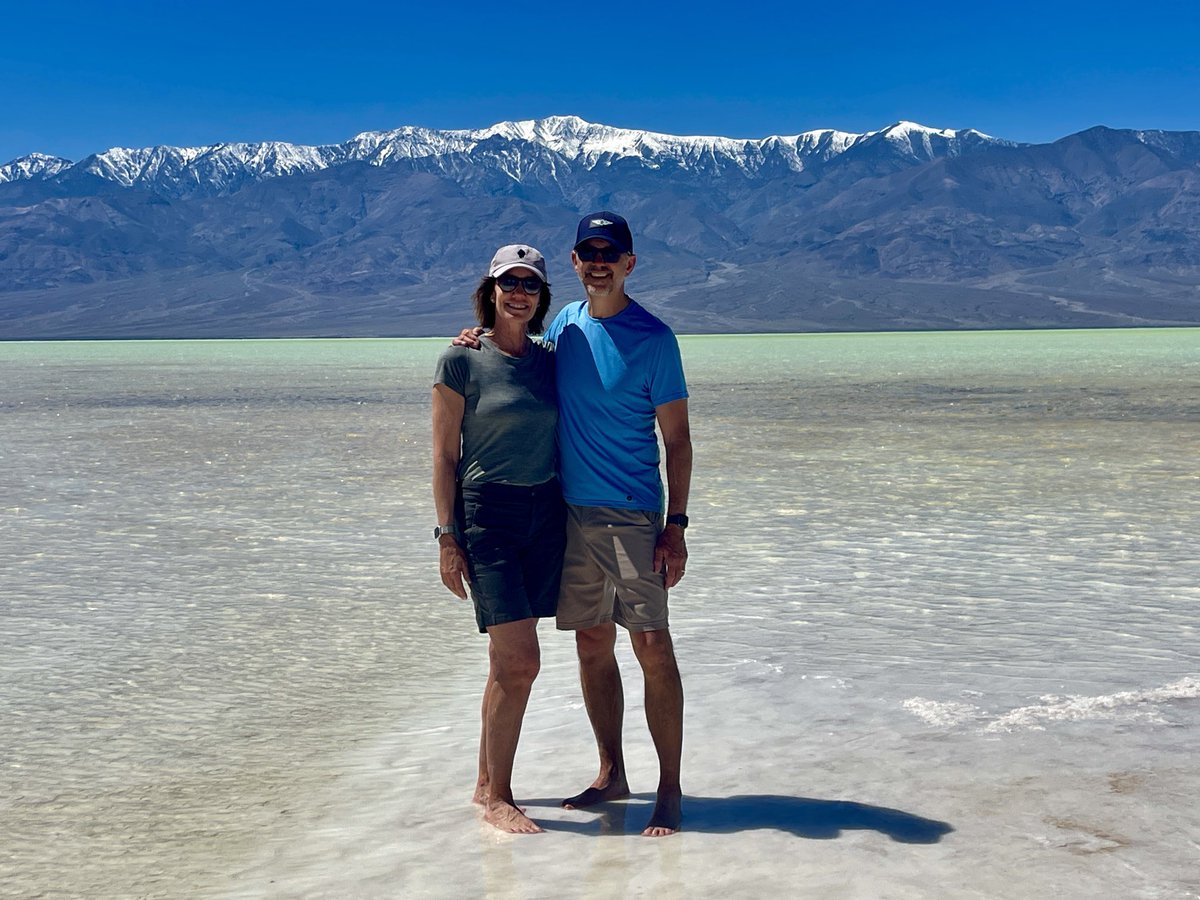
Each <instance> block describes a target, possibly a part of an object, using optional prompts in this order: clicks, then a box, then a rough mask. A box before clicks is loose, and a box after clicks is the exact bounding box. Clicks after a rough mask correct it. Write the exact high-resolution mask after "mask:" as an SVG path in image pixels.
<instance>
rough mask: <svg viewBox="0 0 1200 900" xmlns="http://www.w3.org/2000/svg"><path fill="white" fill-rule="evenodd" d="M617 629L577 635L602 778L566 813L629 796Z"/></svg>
mask: <svg viewBox="0 0 1200 900" xmlns="http://www.w3.org/2000/svg"><path fill="white" fill-rule="evenodd" d="M616 642H617V627H616V626H615V625H614V624H613V623H612V622H606V623H604V624H603V625H597V626H595V627H594V628H585V629H582V630H580V631H577V632H575V648H576V650H577V651H578V653H579V680H580V683H581V684H582V685H583V703H584V705H585V706H586V707H587V714H588V719H589V720H590V721H591V723H592V733H593V734H595V736H596V749H597V750H598V751H599V754H600V774H599V775H597V776H596V780H595V781H593V782H592V784H591V787H589V788H588V789H587V790H585V791H583V793H580V794H576V795H575V796H574V797H568V798H567V799H566V800H564V801H563V802H562V805H563V807H565V808H566V809H584V808H585V807H588V806H595V805H596V804H597V803H604V802H605V801H606V800H619V799H621V798H622V797H628V796H629V782H628V781H627V780H626V778H625V756H624V753H623V752H622V749H621V724H622V720H623V719H624V718H625V693H624V691H623V689H622V687H621V670H620V669H619V668H618V666H617V657H616V653H615V652H614V648H615V647H616Z"/></svg>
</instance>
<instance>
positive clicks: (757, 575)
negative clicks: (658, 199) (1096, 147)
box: [0, 329, 1200, 898]
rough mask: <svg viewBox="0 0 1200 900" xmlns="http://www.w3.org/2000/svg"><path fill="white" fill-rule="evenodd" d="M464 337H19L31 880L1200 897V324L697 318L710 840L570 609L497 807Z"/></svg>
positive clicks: (4, 410)
mask: <svg viewBox="0 0 1200 900" xmlns="http://www.w3.org/2000/svg"><path fill="white" fill-rule="evenodd" d="M442 345H443V342H442V341H440V340H435V341H417V340H398V341H278V342H194V343H193V342H185V343H172V342H162V343H156V342H136V343H82V344H79V343H77V344H0V375H2V377H3V383H4V385H5V391H4V393H3V396H2V397H0V449H2V451H3V452H2V453H0V645H2V646H3V647H4V652H3V655H2V656H0V756H2V758H3V760H4V761H5V762H4V767H3V770H2V771H3V773H4V774H3V776H0V777H2V778H3V781H2V782H0V798H2V799H0V817H2V818H3V820H4V821H5V827H4V829H3V832H4V834H3V837H0V841H2V842H3V844H2V845H0V850H2V851H3V852H0V884H4V885H5V891H6V892H8V891H11V893H12V894H13V895H15V896H32V895H41V894H44V895H49V896H54V895H63V896H82V895H89V896H197V895H202V896H297V897H298V896H330V897H335V896H461V895H464V894H472V895H481V894H487V895H489V896H500V897H504V896H513V897H541V896H545V897H555V896H593V895H595V896H640V895H643V894H651V893H653V894H655V895H666V896H680V897H682V896H718V895H727V896H758V895H760V894H762V893H764V892H768V891H769V892H771V893H777V892H778V891H779V890H780V889H781V888H782V889H790V888H791V887H792V886H793V885H794V886H795V888H794V890H795V892H798V893H806V894H811V895H812V896H814V897H822V898H825V897H847V898H850V897H885V896H886V897H914V898H915V897H1006V896H1014V895H1020V896H1050V895H1058V896H1072V897H1114V898H1116V897H1189V896H1200V875H1198V874H1197V873H1200V845H1198V844H1197V838H1196V835H1197V834H1198V833H1200V816H1198V815H1197V813H1196V812H1195V811H1194V802H1193V801H1194V797H1196V796H1197V795H1200V774H1198V770H1200V767H1197V765H1196V753H1195V749H1194V748H1195V747H1196V746H1197V737H1198V729H1200V651H1197V649H1196V648H1197V646H1198V642H1197V633H1196V632H1197V626H1196V622H1197V611H1198V609H1200V563H1197V562H1196V559H1195V557H1196V554H1195V547H1196V543H1197V537H1198V536H1200V475H1198V473H1197V470H1196V464H1195V460H1196V459H1197V455H1198V454H1197V451H1200V331H1197V330H1195V329H1187V330H1153V331H1092V332H1038V333H1031V332H1022V333H968V334H903V335H814V336H743V337H691V338H685V339H684V340H683V348H684V359H685V365H686V366H687V369H688V377H689V384H690V387H691V390H692V395H693V396H692V400H691V410H692V417H693V437H694V440H695V444H696V457H697V466H696V475H695V479H694V486H693V500H692V504H691V508H690V510H689V512H690V514H691V517H692V521H693V528H692V529H691V530H690V532H689V547H690V550H691V554H692V557H691V560H690V562H689V566H688V578H687V581H686V582H685V583H684V584H683V585H681V587H680V588H679V589H677V590H676V591H675V592H673V595H672V608H673V625H672V630H673V633H674V635H675V639H676V643H677V646H678V650H679V656H680V660H681V667H682V669H683V673H684V683H685V690H686V691H687V695H688V704H689V705H688V711H687V738H686V741H687V742H686V747H685V760H684V762H685V785H684V787H685V793H686V794H687V800H686V804H685V816H686V820H685V831H684V832H683V833H682V834H680V835H678V836H677V837H674V838H670V839H666V840H658V841H651V840H648V839H642V838H640V837H639V836H638V835H637V832H639V831H640V829H641V826H642V824H644V820H645V818H646V817H647V816H648V813H649V803H650V795H649V794H648V793H646V792H647V791H650V790H651V789H652V788H653V785H654V780H655V777H656V776H655V770H654V766H653V759H652V750H651V748H650V746H649V742H648V738H647V736H646V733H645V727H644V723H643V721H642V719H641V702H640V689H639V686H638V684H637V679H636V677H635V676H636V665H635V664H634V663H633V662H632V658H631V656H630V654H629V653H628V650H627V647H625V646H623V647H622V651H621V655H622V660H623V663H624V666H625V672H626V700H627V724H626V732H627V737H626V743H627V755H628V756H629V763H630V769H631V778H632V783H633V787H634V790H635V792H637V793H636V794H635V797H634V798H633V799H632V800H631V801H629V802H628V803H623V804H613V805H612V806H610V807H609V808H606V809H604V810H601V811H600V812H599V813H586V812H573V813H568V812H565V811H562V810H559V809H558V808H557V800H558V799H559V798H561V797H562V796H566V795H567V794H571V793H574V792H576V791H577V790H578V789H580V788H581V787H582V786H584V784H585V783H586V782H587V781H589V780H590V778H591V777H592V776H593V775H594V771H593V768H594V765H595V762H594V750H593V749H592V747H591V741H590V735H589V731H588V726H587V722H586V717H585V716H584V713H583V710H582V703H581V699H580V697H579V689H578V684H577V681H576V676H575V671H574V662H573V658H572V657H573V651H572V647H571V642H570V639H569V637H567V636H564V635H561V634H558V633H556V632H554V631H553V629H552V628H551V627H550V626H549V625H543V626H542V629H541V634H542V640H543V669H542V675H541V677H540V679H539V681H538V683H537V685H536V686H535V689H534V696H533V699H532V701H531V705H530V711H529V715H528V718H527V721H526V728H525V732H524V735H523V739H522V744H521V750H520V755H519V757H518V760H517V769H516V776H515V787H516V790H517V793H518V797H519V798H520V799H521V800H522V802H525V803H528V805H529V807H530V811H531V814H532V815H534V816H535V818H537V819H538V820H539V821H541V822H542V823H543V824H544V825H546V826H547V828H548V831H549V833H548V834H545V835H541V836H536V837H523V838H513V837H509V836H504V835H499V834H496V833H494V832H493V831H492V830H491V829H490V828H488V827H487V826H484V825H481V824H480V823H479V821H478V819H477V817H476V814H475V811H474V809H473V808H472V807H471V805H470V803H469V802H468V801H469V796H470V789H471V784H472V780H473V773H474V754H475V746H476V741H477V738H478V725H477V718H478V695H479V691H480V688H481V686H482V679H483V674H484V665H485V662H484V653H485V643H484V640H483V639H481V638H480V636H478V635H477V634H475V633H473V628H472V617H471V615H470V611H469V609H468V608H467V607H466V606H465V605H463V604H461V603H460V602H458V601H457V600H456V599H455V598H453V597H452V596H451V595H449V594H448V593H447V592H445V591H444V589H443V588H441V586H440V584H439V583H438V581H437V575H436V554H435V553H434V549H435V548H434V544H433V542H432V540H431V539H430V538H429V530H430V527H431V525H432V510H431V507H432V504H431V500H430V496H429V462H428V458H429V426H428V383H429V377H430V373H431V372H432V362H433V359H434V358H435V356H436V354H437V353H438V352H439V350H440V349H441V346H442Z"/></svg>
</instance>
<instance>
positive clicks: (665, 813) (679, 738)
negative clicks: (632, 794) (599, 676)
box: [629, 628, 683, 837]
mask: <svg viewBox="0 0 1200 900" xmlns="http://www.w3.org/2000/svg"><path fill="white" fill-rule="evenodd" d="M629 637H630V640H631V641H632V643H633V652H634V654H635V655H636V656H637V659H638V662H639V663H640V664H641V667H642V675H643V677H644V680H645V684H646V724H647V725H649V726H650V737H651V738H652V739H653V740H654V749H655V750H656V751H657V752H658V796H657V799H656V800H655V804H654V813H653V814H652V815H651V816H650V821H649V823H648V824H647V825H646V828H645V830H644V831H643V832H642V834H644V835H647V836H648V837H662V836H664V835H668V834H674V833H675V832H676V831H678V830H679V823H680V821H681V820H682V817H683V813H682V809H681V804H682V798H683V794H682V791H681V789H680V786H679V774H680V771H679V770H680V761H681V758H682V756H683V682H682V680H681V679H680V677H679V665H678V663H676V661H675V647H674V644H673V643H672V641H671V633H670V632H669V631H668V630H666V629H665V628H664V629H663V630H661V631H643V632H633V633H631V634H630V636H629Z"/></svg>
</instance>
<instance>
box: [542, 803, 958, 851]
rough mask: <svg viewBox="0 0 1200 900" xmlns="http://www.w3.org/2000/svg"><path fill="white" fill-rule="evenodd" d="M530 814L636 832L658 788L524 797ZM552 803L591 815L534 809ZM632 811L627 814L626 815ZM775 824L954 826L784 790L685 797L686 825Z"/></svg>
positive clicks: (834, 829) (829, 829) (921, 833)
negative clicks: (579, 803) (608, 796)
mask: <svg viewBox="0 0 1200 900" xmlns="http://www.w3.org/2000/svg"><path fill="white" fill-rule="evenodd" d="M521 805H522V806H527V807H529V808H530V814H531V815H532V816H533V818H535V819H536V820H537V822H538V824H540V825H541V826H542V827H543V828H545V829H546V830H547V831H571V832H577V833H580V834H594V833H597V832H599V833H600V834H614V835H623V834H637V833H639V832H640V831H641V830H642V828H643V827H644V826H645V823H646V821H647V819H649V817H650V813H651V812H652V810H653V809H654V795H653V794H634V795H632V796H631V797H630V798H629V800H625V801H616V802H613V803H605V804H603V805H601V806H599V807H596V808H594V809H589V810H586V811H582V812H570V813H567V812H566V811H564V810H562V809H561V807H559V801H557V800H528V801H526V800H522V801H521ZM535 807H549V808H551V809H553V810H555V811H556V813H562V814H565V815H571V816H573V817H574V816H579V815H587V816H588V818H587V819H586V820H581V819H578V818H571V819H561V818H557V817H556V816H552V817H547V816H545V815H543V814H540V813H539V812H536V811H534V808H535ZM627 813H628V816H627ZM761 829H773V830H775V831H786V832H790V833H792V834H794V835H795V836H796V837H800V838H809V839H811V840H832V839H834V838H838V837H841V835H842V832H844V831H877V832H879V833H880V834H885V835H887V836H888V837H890V838H891V839H892V840H893V841H897V842H899V843H902V844H936V843H938V842H939V841H940V840H941V839H942V837H943V836H944V835H947V834H949V833H950V832H952V831H954V827H953V826H951V825H950V824H949V823H947V822H939V821H937V820H936V819H926V818H923V817H921V816H918V815H915V814H913V813H907V812H904V811H903V810H899V809H889V808H887V807H886V806H870V805H868V804H865V803H854V802H851V801H848V800H815V799H812V798H809V797H787V796H783V795H780V794H739V795H736V796H733V797H693V796H691V795H687V794H685V795H684V798H683V831H685V832H700V833H708V834H734V833H736V832H739V831H758V830H761Z"/></svg>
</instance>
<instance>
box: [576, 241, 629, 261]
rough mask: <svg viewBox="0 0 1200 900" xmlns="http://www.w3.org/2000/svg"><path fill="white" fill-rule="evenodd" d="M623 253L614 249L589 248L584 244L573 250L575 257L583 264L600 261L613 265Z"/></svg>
mask: <svg viewBox="0 0 1200 900" xmlns="http://www.w3.org/2000/svg"><path fill="white" fill-rule="evenodd" d="M624 252H625V251H624V250H618V249H617V248H616V247H589V246H587V245H586V244H584V245H583V246H582V247H576V248H575V255H576V256H578V257H579V258H580V259H581V260H583V261H584V262H595V261H596V260H597V259H602V260H604V261H605V262H606V263H615V262H616V261H617V260H618V259H620V258H621V256H622V254H624Z"/></svg>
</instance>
